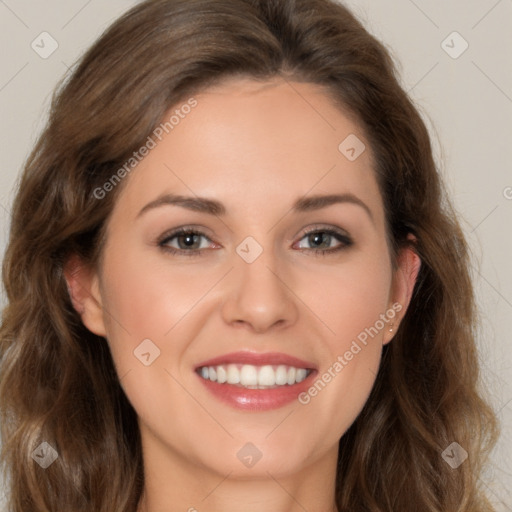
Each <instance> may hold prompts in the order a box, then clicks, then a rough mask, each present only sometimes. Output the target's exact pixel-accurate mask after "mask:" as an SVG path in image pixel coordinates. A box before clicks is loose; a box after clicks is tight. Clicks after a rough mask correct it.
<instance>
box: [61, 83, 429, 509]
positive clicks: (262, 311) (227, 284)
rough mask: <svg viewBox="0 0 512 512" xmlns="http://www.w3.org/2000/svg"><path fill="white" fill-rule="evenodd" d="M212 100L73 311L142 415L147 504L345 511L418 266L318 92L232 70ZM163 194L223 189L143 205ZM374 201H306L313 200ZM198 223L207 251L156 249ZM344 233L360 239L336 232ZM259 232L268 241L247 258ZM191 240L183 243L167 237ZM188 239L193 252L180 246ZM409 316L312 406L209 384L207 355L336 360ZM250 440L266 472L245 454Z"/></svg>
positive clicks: (121, 213) (78, 270)
mask: <svg viewBox="0 0 512 512" xmlns="http://www.w3.org/2000/svg"><path fill="white" fill-rule="evenodd" d="M195 98H196V100H197V102H198V105H197V107H195V108H194V109H193V110H192V111H191V113H190V114H188V115H187V116H186V117H185V118H184V119H183V120H181V121H180V123H179V124H178V125H177V126H176V127H175V128H174V129H173V130H172V131H171V132H170V133H169V134H168V135H166V136H165V137H164V138H163V139H162V141H161V142H159V143H158V145H157V146H156V147H155V148H154V149H152V150H151V152H150V153H149V154H148V155H147V156H146V157H145V158H144V159H143V161H142V162H141V163H140V164H139V165H138V166H137V168H136V169H135V170H134V171H132V173H131V174H130V176H129V177H128V178H125V179H126V180H127V181H126V182H125V183H124V184H123V187H124V188H123V190H122V191H121V194H120V195H119V197H118V199H117V202H116V205H115V208H114V210H113V212H112V216H111V217H110V219H109V221H108V231H107V242H106V246H105V250H104V254H103V261H102V266H101V268H100V269H99V270H98V271H96V270H94V269H89V268H87V267H86V266H85V265H83V264H81V262H79V261H77V260H76V258H75V259H71V260H70V262H69V265H68V268H67V272H66V276H67V281H68V285H69V289H70V293H71V296H72V300H73V304H74V306H75V308H76V309H77V310H78V311H80V313H81V318H82V321H83V322H84V324H85V325H86V326H87V328H88V329H90V330H91V331H92V332H94V333H96V334H98V335H100V336H104V337H105V338H106V340H107V342H108V344H109V346H110V349H111V351H112V356H113V359H114V362H115V364H116V368H117V371H118V375H119V377H120V379H121V384H122V386H123V388H124V390H125V392H126V395H127V396H128V398H129V400H130V401H131V403H132V404H133V406H134V408H135V410H136V411H137V413H138V416H139V424H140V429H141V435H142V442H143V453H144V464H145V470H146V486H145V493H144V499H143V502H142V503H141V507H140V510H141V511H142V510H144V511H148V512H167V511H186V510H198V511H201V510H209V511H211V512H215V511H219V512H220V511H222V512H230V511H235V510H236V511H238V510H240V509H243V510H245V511H247V512H252V511H261V510H279V511H287V512H295V511H302V510H304V509H306V510H308V511H310V512H314V511H316V512H320V511H322V512H325V511H326V510H336V506H335V503H334V489H335V476H336V460H337V454H338V442H339V440H340V438H341V437H342V436H343V434H344V432H346V430H347V429H348V428H349V426H350V425H351V424H352V423H353V422H354V420H355V419H356V417H357V416H358V414H359V413H360V411H361V409H362V408H363V406H364V404H365V402H366V400H367V398H368V395H369V393H370V391H371V388H372V386H373V384H374V382H375V377H376V373H377V370H378V366H379V363H380V358H381V352H382V347H383V345H384V344H386V343H389V342H390V341H391V339H392V337H393V335H394V332H395V331H396V329H397V328H398V326H399V323H400V319H401V318H403V315H404V314H405V311H406V308H407V305H408V304H409V300H410V296H411V292H412V289H413V286H414V283H415V280H416V276H417V273H418V270H419V266H420V261H419V259H418V256H417V255H416V254H415V253H414V252H412V251H411V250H409V249H407V250H403V251H402V253H401V254H400V257H399V260H398V264H399V267H398V270H397V271H396V272H394V271H393V270H392V265H391V260H390V255H389V250H388V245H387V240H386V233H385V219H384V209H383V202H382V197H381V195H380V192H379V189H378V186H377V182H376V179H375V176H374V172H373V170H372V160H371V151H370V148H369V144H368V143H367V142H366V140H365V137H364V134H363V132H362V130H361V128H360V127H359V126H358V125H357V124H355V123H354V122H353V121H352V120H350V119H349V118H348V117H347V116H346V115H345V114H344V113H343V112H342V111H341V110H340V109H339V108H336V107H335V106H334V104H333V102H332V101H331V99H330V98H329V97H328V96H327V95H326V94H325V92H324V91H323V89H321V88H320V87H319V86H316V85H313V84H307V83H296V82H291V83H288V82H287V81H285V80H282V79H275V80H272V81H270V82H266V83H261V82H255V81H253V80H251V79H240V78H237V79H230V80H228V81H225V82H223V83H222V84H220V85H218V86H216V87H214V88H210V89H208V90H206V91H204V92H203V93H201V94H198V95H196V96H195ZM349 134H356V136H357V137H358V138H359V139H360V140H362V141H364V143H365V144H366V150H365V151H364V152H363V153H362V154H361V155H360V156H359V157H358V158H357V159H356V160H355V161H353V162H351V161H349V160H348V159H347V158H346V157H345V156H344V155H343V154H342V153H341V152H340V151H339V150H338V146H339V144H340V143H341V142H342V141H343V140H344V139H345V138H346V137H347V136H348V135H349ZM163 192H172V193H176V194H183V195H190V196H194V195H197V196H202V197H208V198H211V199H216V200H218V201H221V202H222V203H223V204H224V206H225V207H226V210H227V213H226V214H225V215H223V216H220V215H219V216H216V215H209V214H207V213H203V212H194V211H190V210H187V209H185V208H182V207H179V206H173V205H164V206H160V207H158V208H154V209H151V210H148V211H147V212H145V213H144V214H142V215H141V216H140V217H137V216H138V213H139V211H140V210H141V209H142V208H143V207H144V206H145V205H146V204H147V203H149V202H151V201H153V200H154V199H156V198H157V197H158V196H160V195H161V194H162V193H163ZM332 193H340V194H342V193H351V194H353V195H354V196H356V197H357V198H359V199H360V200H361V201H363V202H364V203H365V204H366V205H367V207H368V209H369V211H370V212H371V216H370V215H369V214H368V213H367V212H366V211H365V209H364V208H363V207H361V206H359V205H357V204H352V203H342V204H334V205H331V206H328V207H326V208H322V209H320V210H317V211H311V212H305V213H304V212H303V213H293V212H291V211H290V209H291V206H292V204H293V202H294V201H295V200H296V199H298V198H300V197H302V196H304V195H307V196H311V195H316V194H332ZM189 225H193V227H194V228H196V229H198V230H200V231H202V232H203V233H205V235H206V237H201V238H200V239H199V240H198V241H197V245H196V246H194V247H196V248H201V250H202V256H186V255H173V254H170V253H168V252H165V251H164V250H163V249H162V248H160V247H159V246H158V244H157V240H158V238H159V237H160V236H161V235H162V234H164V233H165V232H166V231H170V230H171V229H174V228H178V227H180V226H189ZM311 227H318V231H321V230H322V228H323V229H328V228H332V227H334V228H336V227H337V228H339V229H342V230H344V231H345V232H347V233H348V234H349V235H350V237H351V238H352V240H353V244H352V245H350V246H346V247H344V249H343V250H341V251H339V252H333V253H330V254H326V255H320V254H317V255H315V251H316V252H317V253H318V251H319V249H318V248H317V247H318V244H319V245H321V246H322V247H321V248H331V249H332V248H335V247H338V246H340V245H343V244H342V242H339V241H338V240H337V239H336V238H334V237H329V236H328V235H324V238H323V239H322V238H320V241H319V242H316V245H315V240H311V237H309V239H308V237H307V236H305V235H304V232H305V231H306V229H307V228H311ZM248 236H251V237H253V238H254V239H255V240H256V241H257V242H258V243H259V244H260V246H261V247H262V248H263V252H262V254H261V255H260V256H259V257H258V258H257V259H256V260H255V261H254V262H252V263H247V262H246V261H245V260H244V259H242V258H241V257H240V256H239V254H238V253H237V252H236V248H237V246H238V245H239V244H240V243H241V242H242V241H243V240H244V239H245V238H246V237H248ZM168 245H171V246H172V247H174V248H181V249H182V250H184V251H185V250H186V247H185V243H184V241H183V238H181V239H177V238H174V239H173V240H172V241H169V242H168ZM184 247H185V249H183V248H184ZM396 303H398V304H400V306H401V307H402V310H401V311H400V313H398V314H397V316H396V317H395V318H394V319H393V320H392V323H393V324H394V325H393V332H390V331H389V329H388V328H389V324H386V326H385V328H383V329H381V330H380V331H379V332H378V335H376V336H374V337H373V338H370V339H369V342H368V344H367V346H365V347H364V348H363V349H362V350H361V351H360V352H359V353H358V354H357V355H355V356H354V357H353V359H352V360H351V361H349V362H348V364H347V365H346V366H345V367H344V368H343V370H342V371H340V372H339V373H337V374H336V376H335V378H333V379H332V380H331V382H329V383H328V385H327V386H325V388H324V389H323V390H322V391H321V392H319V393H318V394H317V396H315V397H313V398H311V400H310V402H309V403H308V404H307V405H301V404H300V403H298V402H296V401H294V402H292V403H291V404H289V405H286V406H284V407H281V408H279V409H277V410H271V411H264V412H255V411H241V410H237V409H234V408H231V407H230V406H228V405H226V404H224V403H222V402H219V401H218V400H216V399H215V398H213V397H212V395H211V394H209V392H208V391H207V390H206V389H204V387H203V385H202V384H201V382H200V381H199V380H198V378H197V376H196V375H195V374H194V371H193V369H194V367H195V366H196V365H197V364H198V363H200V362H201V361H204V360H206V359H210V358H212V357H215V356H219V355H222V354H226V353H228V352H233V351H237V350H251V351H256V352H270V351H272V352H274V351H276V352H284V353H287V354H290V355H293V356H296V357H299V358H303V359H306V360H307V361H311V362H313V363H314V364H316V365H317V367H318V368H319V375H321V374H322V373H323V372H324V371H327V369H328V368H329V367H332V365H333V363H334V362H335V361H336V360H337V357H338V356H339V355H343V354H344V353H345V352H346V351H347V350H348V349H349V348H350V346H351V343H352V341H353V340H354V339H356V338H357V336H358V334H360V333H361V332H362V331H364V329H365V328H369V327H370V326H373V325H375V323H376V321H377V320H378V319H379V315H381V314H384V313H386V311H388V310H389V309H390V308H392V305H393V304H396ZM147 338H149V339H150V340H152V342H153V343H154V344H155V345H156V346H157V347H158V348H159V350H160V356H159V357H158V358H157V359H156V360H154V362H153V363H152V364H151V365H150V366H145V365H143V364H142V363H141V362H140V361H139V360H138V359H137V358H135V357H134V354H133V351H134V349H136V347H137V346H138V345H139V344H140V343H141V341H142V340H144V339H147ZM248 442H251V443H253V444H254V445H255V446H257V447H258V449H259V450H260V451H261V453H262V458H261V459H260V460H259V461H258V462H257V463H256V465H254V466H253V467H252V468H247V467H246V466H245V465H244V464H242V463H241V461H240V460H239V459H238V458H237V455H236V454H237V452H238V450H240V449H241V448H242V447H243V446H244V445H245V444H246V443H248Z"/></svg>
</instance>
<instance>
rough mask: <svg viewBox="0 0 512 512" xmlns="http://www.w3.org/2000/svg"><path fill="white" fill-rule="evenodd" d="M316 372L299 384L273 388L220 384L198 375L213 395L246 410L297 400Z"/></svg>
mask: <svg viewBox="0 0 512 512" xmlns="http://www.w3.org/2000/svg"><path fill="white" fill-rule="evenodd" d="M316 373H317V372H316V370H313V371H312V372H311V373H310V374H309V375H308V376H307V377H306V378H305V379H304V380H303V381H302V382H299V383H297V384H293V385H291V386H289V385H285V386H279V387H277V388H271V389H247V388H244V387H239V386H234V385H232V384H219V383H218V382H212V381H211V380H207V379H203V378H202V377H201V376H200V375H197V374H196V375H197V377H198V378H199V379H200V380H201V382H202V383H203V384H204V386H205V387H206V389H208V391H210V392H211V393H212V395H214V396H215V397H216V398H218V399H219V400H221V401H222V402H224V403H227V404H228V405H230V406H231V407H234V408H236V409H243V410H246V411H269V410H271V409H279V408H280V407H283V406H285V405H287V404H289V403H291V402H293V401H294V400H297V399H298V396H299V395H300V394H301V393H303V392H305V391H306V390H307V389H308V388H309V387H310V386H311V383H312V380H313V379H314V376H315V375H316Z"/></svg>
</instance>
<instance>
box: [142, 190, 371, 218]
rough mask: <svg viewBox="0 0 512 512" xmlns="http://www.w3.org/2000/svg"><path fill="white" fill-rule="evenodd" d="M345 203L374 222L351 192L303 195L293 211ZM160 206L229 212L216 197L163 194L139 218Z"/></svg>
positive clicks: (310, 209) (219, 214)
mask: <svg viewBox="0 0 512 512" xmlns="http://www.w3.org/2000/svg"><path fill="white" fill-rule="evenodd" d="M343 203H348V204H354V205H357V206H360V207H361V208H363V210H364V211H365V212H366V213H367V214H368V216H369V217H370V219H371V220H372V222H374V218H373V214H372V211H371V210H370V208H369V207H368V206H367V205H366V203H364V202H363V201H362V200H361V199H359V198H358V197H357V196H355V195H354V194H351V193H345V194H329V195H316V196H309V197H301V198H299V199H297V200H296V201H295V203H294V204H293V206H292V211H293V212H294V213H303V212H311V211H315V210H321V209H322V208H327V207H328V206H331V205H333V204H343ZM160 206H181V207H182V208H186V209H187V210H192V211H195V212H200V213H207V214H209V215H216V216H223V215H226V213H227V210H226V207H225V206H224V205H223V204H222V203H221V202H219V201H216V200H215V199H208V198H206V197H199V196H195V197H192V196H182V195H177V194H163V195H161V196H160V197H157V198H156V199H155V200H153V201H151V202H149V203H148V204H146V205H145V206H144V207H143V208H142V210H140V212H139V213H138V214H137V218H139V217H140V216H141V215H143V214H144V213H146V212H147V211H149V210H152V209H155V208H158V207H160Z"/></svg>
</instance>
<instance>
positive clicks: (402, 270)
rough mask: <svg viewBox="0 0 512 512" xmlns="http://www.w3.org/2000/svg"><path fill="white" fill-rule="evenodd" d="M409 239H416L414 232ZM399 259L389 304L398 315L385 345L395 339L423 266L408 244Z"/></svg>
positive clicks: (393, 321)
mask: <svg viewBox="0 0 512 512" xmlns="http://www.w3.org/2000/svg"><path fill="white" fill-rule="evenodd" d="M407 239H408V240H410V241H412V242H413V243H414V242H415V241H416V238H415V237H414V236H413V235H412V234H409V235H408V236H407ZM397 260H398V261H397V264H398V266H397V269H396V270H395V273H394V275H393V285H392V286H393V287H392V290H393V291H392V294H391V295H392V297H391V303H390V305H389V306H390V309H393V310H394V311H395V312H396V316H395V317H394V318H393V319H392V320H390V323H389V327H388V328H387V331H386V334H385V335H384V341H383V344H384V345H385V344H387V343H389V342H390V341H391V340H392V339H393V336H394V335H395V333H396V331H397V330H398V327H399V325H400V322H401V321H402V319H403V317H404V316H405V312H406V311H407V308H408V307H409V303H410V302H411V297H412V293H413V291H414V285H415V284H416V279H417V278H418V274H419V271H420V268H421V259H420V257H419V256H418V254H417V252H416V251H415V250H414V248H413V247H410V246H407V247H404V248H403V249H400V252H399V253H398V258H397Z"/></svg>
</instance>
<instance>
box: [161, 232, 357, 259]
mask: <svg viewBox="0 0 512 512" xmlns="http://www.w3.org/2000/svg"><path fill="white" fill-rule="evenodd" d="M204 231H209V230H207V229H205V228H204V227H202V226H199V227H198V226H193V225H188V226H187V225H186V226H181V227H179V228H175V229H171V230H169V231H166V232H165V233H164V234H163V235H161V236H160V237H159V238H158V239H157V241H156V245H157V246H159V247H160V248H161V249H162V250H164V251H166V252H170V253H172V254H177V255H185V256H201V255H204V252H205V249H191V250H185V249H176V248H174V247H169V246H166V245H165V242H167V241H169V240H171V239H174V238H176V237H178V236H180V235H183V234H193V235H196V236H199V237H204V238H205V239H207V240H208V241H210V242H211V243H213V244H215V245H217V246H218V245H220V244H217V243H216V242H214V241H213V240H212V239H211V238H210V237H209V236H208V235H207V234H206V233H205V232H204ZM313 233H326V234H328V235H330V236H334V237H335V238H336V239H337V240H338V242H340V244H341V246H338V247H335V248H330V249H315V248H306V249H304V248H303V249H298V250H299V251H301V252H313V253H316V254H319V255H324V254H328V253H331V254H333V253H336V252H338V251H340V250H342V249H344V248H348V247H350V246H351V245H353V243H354V241H353V238H352V236H351V235H350V234H349V233H348V232H347V231H346V230H344V229H342V228H339V227H337V226H333V225H325V224H315V225H312V226H309V227H308V228H306V229H305V230H304V231H302V234H301V235H300V236H299V238H298V242H300V241H301V240H302V239H303V238H305V237H306V236H308V235H310V234H313Z"/></svg>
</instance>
